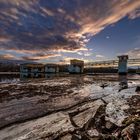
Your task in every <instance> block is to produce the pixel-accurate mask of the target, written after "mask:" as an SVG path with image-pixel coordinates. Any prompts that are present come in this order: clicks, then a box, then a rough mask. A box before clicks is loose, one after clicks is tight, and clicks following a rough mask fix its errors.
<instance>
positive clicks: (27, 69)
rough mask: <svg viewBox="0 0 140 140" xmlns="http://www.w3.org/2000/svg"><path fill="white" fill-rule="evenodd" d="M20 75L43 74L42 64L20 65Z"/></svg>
mask: <svg viewBox="0 0 140 140" xmlns="http://www.w3.org/2000/svg"><path fill="white" fill-rule="evenodd" d="M20 72H21V73H42V72H44V65H43V64H28V63H26V64H21V65H20Z"/></svg>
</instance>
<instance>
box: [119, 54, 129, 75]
mask: <svg viewBox="0 0 140 140" xmlns="http://www.w3.org/2000/svg"><path fill="white" fill-rule="evenodd" d="M118 58H119V63H118V73H119V74H120V75H126V74H127V72H128V70H127V60H128V55H121V56H118Z"/></svg>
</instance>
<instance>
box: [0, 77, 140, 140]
mask: <svg viewBox="0 0 140 140" xmlns="http://www.w3.org/2000/svg"><path fill="white" fill-rule="evenodd" d="M111 79H112V80H111ZM139 86H140V81H139V80H135V79H133V78H130V79H129V80H127V81H126V80H124V78H122V79H121V80H120V81H118V78H112V77H111V78H108V79H107V78H106V77H104V78H102V79H101V78H100V77H93V76H86V75H84V76H74V77H73V76H71V77H70V76H69V77H57V78H55V79H50V80H44V79H36V80H28V81H19V82H16V83H1V84H0V140H15V139H16V140H26V139H31V140H38V139H40V140H41V139H42V140H44V139H46V140H53V139H60V140H70V139H73V140H80V139H83V140H86V139H87V140H94V139H134V140H137V139H140V104H139V103H140V90H139Z"/></svg>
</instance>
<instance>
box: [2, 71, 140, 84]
mask: <svg viewBox="0 0 140 140" xmlns="http://www.w3.org/2000/svg"><path fill="white" fill-rule="evenodd" d="M79 76H80V77H83V76H90V77H92V78H93V79H94V80H95V81H96V80H102V81H127V80H137V81H140V75H138V74H128V75H127V76H119V75H118V74H96V75H86V74H84V75H83V74H82V75H70V74H68V73H61V74H36V75H34V74H23V73H22V74H0V83H17V82H20V81H28V80H34V79H40V80H41V79H42V80H45V79H46V80H49V79H54V78H59V77H68V78H69V77H79Z"/></svg>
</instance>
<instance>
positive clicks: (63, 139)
mask: <svg viewBox="0 0 140 140" xmlns="http://www.w3.org/2000/svg"><path fill="white" fill-rule="evenodd" d="M71 139H72V135H71V134H67V135H65V136H63V137H61V138H60V140H71Z"/></svg>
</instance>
